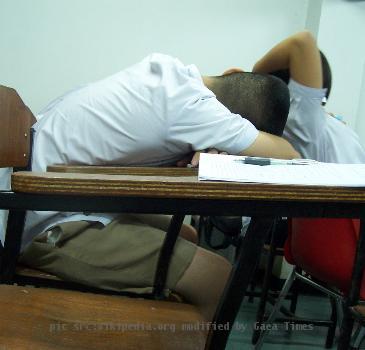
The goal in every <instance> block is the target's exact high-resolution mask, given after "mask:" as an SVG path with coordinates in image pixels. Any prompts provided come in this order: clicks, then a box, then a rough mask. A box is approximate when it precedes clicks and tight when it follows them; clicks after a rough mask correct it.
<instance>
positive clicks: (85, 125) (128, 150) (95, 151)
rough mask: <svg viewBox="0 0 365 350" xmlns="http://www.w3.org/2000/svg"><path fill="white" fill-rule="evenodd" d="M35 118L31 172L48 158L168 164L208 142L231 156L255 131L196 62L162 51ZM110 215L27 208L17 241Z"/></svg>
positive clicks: (43, 165) (65, 98) (70, 161)
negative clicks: (61, 225)
mask: <svg viewBox="0 0 365 350" xmlns="http://www.w3.org/2000/svg"><path fill="white" fill-rule="evenodd" d="M36 118H37V122H36V124H35V125H34V129H35V137H34V148H33V158H32V170H33V171H45V170H46V168H47V166H48V165H52V164H82V165H113V164H114V165H124V166H133V165H134V166H136V165H142V166H164V165H174V164H175V163H176V161H178V160H179V159H181V158H182V157H183V156H184V155H186V154H188V153H189V152H191V151H196V150H203V149H207V148H210V147H215V148H217V149H219V150H221V151H226V152H228V153H230V154H238V153H239V152H241V151H242V150H244V149H246V148H247V147H249V146H250V145H251V144H252V143H253V142H254V140H255V139H256V137H257V135H258V131H257V129H256V128H255V127H254V126H253V124H252V123H251V122H249V121H248V120H246V119H244V118H242V117H241V116H240V115H237V114H232V113H231V112H230V111H229V110H228V109H227V108H226V107H225V106H223V105H222V104H221V103H220V102H219V101H218V100H217V99H216V97H215V95H214V94H213V93H212V92H211V91H210V90H209V89H208V88H207V87H206V86H205V85H204V84H203V81H202V78H201V75H200V73H199V71H198V69H197V68H196V66H194V65H188V66H185V65H183V64H182V63H181V62H180V61H179V60H177V59H176V58H173V57H170V56H167V55H162V54H152V55H150V56H148V57H146V58H145V59H143V60H142V61H141V62H139V63H137V64H135V65H133V66H132V67H130V68H127V69H125V70H123V71H121V72H119V73H117V74H115V75H112V76H110V77H108V78H106V79H103V80H100V81H97V82H95V83H92V84H89V85H87V86H84V87H81V88H79V89H76V90H73V91H71V92H69V93H67V94H65V95H64V96H62V97H60V98H58V99H56V100H55V101H53V102H51V104H50V105H48V106H47V107H46V108H45V109H44V110H43V111H41V112H40V114H39V115H38V116H37V117H36ZM116 215H117V214H114V215H113V214H90V215H84V214H80V213H58V212H28V214H27V220H26V227H25V234H24V238H23V245H22V246H23V247H24V246H25V245H26V244H27V243H29V242H30V241H31V239H32V238H33V237H34V236H35V235H37V234H39V233H41V232H43V231H45V230H47V229H48V228H50V227H52V226H54V225H56V224H58V223H61V222H66V221H78V220H89V221H99V222H101V223H103V224H104V225H106V224H108V223H109V222H110V221H111V220H112V219H113V218H114V217H115V216H116Z"/></svg>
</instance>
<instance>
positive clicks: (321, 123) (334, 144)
mask: <svg viewBox="0 0 365 350" xmlns="http://www.w3.org/2000/svg"><path fill="white" fill-rule="evenodd" d="M288 87H289V92H290V109H289V115H288V121H287V123H286V126H285V129H284V134H283V137H284V138H285V139H287V140H288V141H289V142H290V143H291V144H292V145H293V147H294V148H295V149H296V150H297V151H298V152H299V153H300V154H301V155H302V157H303V158H311V159H315V160H318V161H321V162H327V163H365V150H364V147H363V146H362V144H361V142H360V139H359V137H358V135H357V134H356V133H355V132H354V131H353V130H352V129H351V128H350V127H348V126H347V125H346V124H344V123H343V122H341V121H339V120H337V119H336V118H334V117H332V116H330V115H328V114H327V112H326V111H325V110H324V109H323V107H322V105H321V103H322V98H323V97H324V96H325V93H326V90H325V89H315V88H311V87H307V86H304V85H302V84H299V83H298V82H296V81H294V80H293V79H291V80H290V82H289V84H288Z"/></svg>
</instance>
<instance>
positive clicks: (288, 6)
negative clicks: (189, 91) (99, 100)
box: [0, 0, 319, 113]
mask: <svg viewBox="0 0 365 350" xmlns="http://www.w3.org/2000/svg"><path fill="white" fill-rule="evenodd" d="M318 1H319V0H275V1H272V0H255V1H253V0H226V1H222V0H184V1H177V0H154V1H151V0H134V1H132V0H130V1H125V0H103V1H101V0H0V52H1V55H0V60H1V64H0V83H1V84H4V85H9V86H12V87H14V88H16V89H17V90H18V91H19V93H20V95H21V96H22V97H23V99H24V100H25V102H26V103H27V104H28V105H29V107H30V108H31V109H32V110H33V111H34V112H35V113H36V112H37V111H39V110H40V109H41V108H42V107H43V106H44V105H45V104H46V103H47V102H49V101H50V100H51V99H53V98H54V97H56V96H58V95H59V94H61V93H63V92H64V91H66V90H68V89H70V88H73V87H75V86H77V85H79V84H82V83H85V82H89V81H93V80H96V79H99V78H102V77H104V76H106V75H108V74H111V73H114V72H116V71H118V70H120V69H122V68H124V67H126V66H128V65H130V64H132V63H134V62H136V61H138V60H140V59H141V58H142V57H143V56H145V55H147V54H148V53H150V52H153V51H160V52H164V53H169V54H172V55H175V56H177V57H179V58H180V59H181V60H182V61H183V62H185V63H195V64H197V66H198V67H199V68H200V70H201V72H202V73H203V74H219V73H221V72H222V71H223V70H224V69H225V68H226V67H228V66H232V65H233V66H237V65H240V66H243V67H244V68H246V69H247V70H248V69H251V67H252V65H253V63H254V62H255V59H257V58H258V57H259V55H261V54H263V53H264V52H265V50H266V49H268V48H269V47H270V46H272V45H273V44H274V43H275V42H277V41H279V40H281V39H282V38H284V37H285V36H287V35H289V34H291V33H293V32H295V31H298V30H301V29H303V28H304V26H305V23H306V22H307V6H308V3H313V2H317V3H318Z"/></svg>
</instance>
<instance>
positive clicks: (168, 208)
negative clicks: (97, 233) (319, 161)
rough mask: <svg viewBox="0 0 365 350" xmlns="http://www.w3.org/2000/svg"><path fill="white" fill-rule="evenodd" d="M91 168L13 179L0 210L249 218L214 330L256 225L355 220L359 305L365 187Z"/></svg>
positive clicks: (235, 287)
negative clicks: (310, 219)
mask: <svg viewBox="0 0 365 350" xmlns="http://www.w3.org/2000/svg"><path fill="white" fill-rule="evenodd" d="M80 168H84V167H80ZM93 169H94V170H93V172H94V174H90V169H89V170H87V171H83V170H82V169H77V167H68V170H67V169H66V170H65V169H61V168H57V167H56V168H55V169H50V170H53V171H54V170H62V171H64V172H62V173H60V172H59V173H52V172H48V173H39V174H37V173H31V172H18V173H15V174H13V176H12V189H13V191H14V192H3V193H2V194H1V195H0V208H8V209H16V210H25V209H33V210H57V211H83V212H101V211H103V212H133V213H163V214H175V220H176V222H178V223H181V221H182V218H183V216H184V215H185V214H197V215H245V216H251V217H253V224H252V225H251V227H250V229H249V230H248V232H247V233H246V235H245V237H244V242H243V244H242V245H241V248H240V251H239V254H238V259H237V262H236V264H235V266H234V268H233V272H232V275H231V277H230V281H229V282H230V283H229V288H226V290H225V292H224V298H223V299H222V302H221V303H220V305H219V306H218V309H217V312H216V315H215V319H214V322H216V323H217V324H226V322H230V324H231V325H233V322H234V319H235V317H236V314H237V311H238V309H239V305H240V304H241V301H242V299H243V296H244V293H243V292H244V291H245V290H246V289H247V287H248V285H249V283H250V280H251V277H252V275H253V273H254V269H255V266H256V264H257V262H258V259H259V256H260V254H261V250H262V247H263V244H264V240H265V234H266V232H265V231H266V230H262V231H258V232H257V230H255V225H257V223H259V222H260V221H259V219H260V220H263V221H261V225H262V222H263V226H262V227H265V225H271V221H272V219H274V218H277V217H282V216H287V217H349V218H360V219H361V225H360V239H359V242H358V248H357V255H356V263H355V265H354V266H355V268H354V271H353V282H352V285H351V290H350V297H349V303H348V305H347V306H349V305H353V304H355V303H356V302H357V300H358V297H359V286H360V278H361V276H362V270H363V266H364V262H365V258H364V257H363V254H359V253H358V252H365V228H364V227H365V226H364V221H363V220H364V219H365V188H345V187H318V186H284V185H267V184H242V183H229V182H206V181H204V182H202V181H198V179H197V171H196V170H195V169H177V168H175V169H170V168H158V169H153V168H115V169H119V170H116V171H115V172H113V169H114V168H109V169H108V172H109V173H110V172H112V173H113V174H115V175H109V174H105V171H104V170H102V169H100V170H97V169H98V167H93ZM68 171H70V172H71V173H70V172H68ZM74 171H78V172H79V173H78V174H76V173H73V172H74ZM83 172H87V173H88V174H84V173H83ZM176 218H177V219H176ZM15 219H16V218H15ZM15 222H16V220H15ZM14 244H15V245H17V244H19V242H15V243H14ZM347 310H348V307H346V308H345V317H344V321H343V323H342V325H341V335H340V340H339V345H338V349H341V350H347V349H348V342H349V329H351V328H352V324H353V321H352V318H351V317H350V314H349V312H347ZM228 336H229V330H223V331H220V332H210V334H209V336H208V341H207V346H206V348H207V349H208V348H209V349H219V350H221V349H224V346H225V344H226V342H227V339H228Z"/></svg>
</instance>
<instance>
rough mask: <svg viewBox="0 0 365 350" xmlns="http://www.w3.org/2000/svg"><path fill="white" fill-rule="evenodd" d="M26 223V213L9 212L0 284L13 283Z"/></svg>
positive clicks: (21, 211) (0, 270)
mask: <svg viewBox="0 0 365 350" xmlns="http://www.w3.org/2000/svg"><path fill="white" fill-rule="evenodd" d="M24 222H25V211H23V210H19V211H15V210H10V211H9V216H8V222H7V227H6V235H5V242H4V248H3V251H2V255H1V260H0V283H11V282H12V281H13V278H14V274H15V267H16V262H17V260H18V255H19V252H20V246H21V239H22V233H23V228H24Z"/></svg>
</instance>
